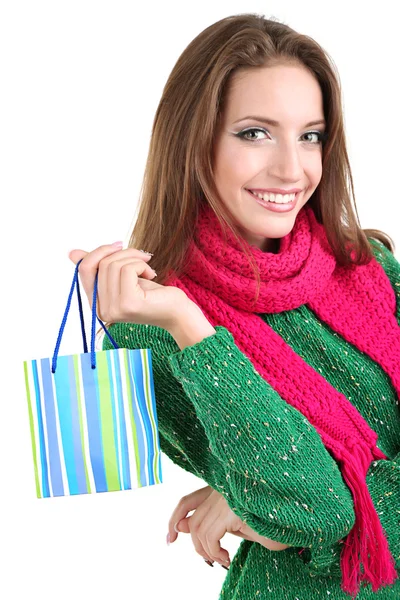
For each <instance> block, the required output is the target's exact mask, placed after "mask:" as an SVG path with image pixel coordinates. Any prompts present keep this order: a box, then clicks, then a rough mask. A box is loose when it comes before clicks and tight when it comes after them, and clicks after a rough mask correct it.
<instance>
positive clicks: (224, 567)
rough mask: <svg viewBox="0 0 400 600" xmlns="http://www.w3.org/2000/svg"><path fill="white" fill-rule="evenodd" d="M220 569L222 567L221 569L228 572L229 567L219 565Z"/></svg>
mask: <svg viewBox="0 0 400 600" xmlns="http://www.w3.org/2000/svg"><path fill="white" fill-rule="evenodd" d="M221 567H222V568H223V569H226V570H227V571H229V567H226V566H225V565H221Z"/></svg>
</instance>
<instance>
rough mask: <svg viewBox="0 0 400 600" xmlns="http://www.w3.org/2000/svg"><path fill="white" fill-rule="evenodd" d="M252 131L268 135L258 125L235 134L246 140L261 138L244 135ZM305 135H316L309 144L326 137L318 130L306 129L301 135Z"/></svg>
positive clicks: (321, 140)
mask: <svg viewBox="0 0 400 600" xmlns="http://www.w3.org/2000/svg"><path fill="white" fill-rule="evenodd" d="M254 132H257V133H259V132H261V133H264V134H266V135H269V134H268V131H266V130H265V129H260V128H259V127H252V128H251V129H246V130H245V131H240V132H239V133H237V134H236V135H237V137H239V138H241V139H244V140H246V141H249V142H253V141H255V142H257V141H258V140H260V139H262V138H259V137H253V138H251V137H246V136H248V135H249V134H250V133H254ZM306 135H310V136H316V141H314V142H313V141H311V142H310V143H311V144H319V143H320V142H323V141H325V138H326V134H325V133H321V132H320V131H308V132H307V133H304V134H303V137H305V136H306Z"/></svg>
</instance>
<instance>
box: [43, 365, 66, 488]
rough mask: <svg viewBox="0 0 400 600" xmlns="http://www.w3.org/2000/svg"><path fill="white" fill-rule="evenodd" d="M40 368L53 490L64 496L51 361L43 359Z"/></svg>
mask: <svg viewBox="0 0 400 600" xmlns="http://www.w3.org/2000/svg"><path fill="white" fill-rule="evenodd" d="M40 366H41V371H42V386H43V395H44V406H45V411H46V424H47V442H48V446H49V463H50V478H51V485H52V488H53V496H64V485H63V480H62V473H61V459H60V449H59V446H58V436H57V422H56V411H55V406H54V394H53V385H52V380H51V373H50V359H49V358H42V359H41V361H40ZM60 441H61V440H60Z"/></svg>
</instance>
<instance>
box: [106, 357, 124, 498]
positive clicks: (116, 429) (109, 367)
mask: <svg viewBox="0 0 400 600" xmlns="http://www.w3.org/2000/svg"><path fill="white" fill-rule="evenodd" d="M105 356H106V361H107V370H108V381H109V382H111V383H109V386H108V387H109V392H110V401H111V411H112V420H113V431H114V440H115V442H114V446H115V453H116V456H117V467H118V486H119V489H122V485H121V478H122V473H121V453H120V443H121V442H120V440H121V438H120V433H119V429H120V420H119V419H117V411H116V408H115V404H116V399H115V394H114V385H113V365H112V361H111V356H110V354H109V353H106V355H105Z"/></svg>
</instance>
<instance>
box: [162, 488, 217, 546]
mask: <svg viewBox="0 0 400 600" xmlns="http://www.w3.org/2000/svg"><path fill="white" fill-rule="evenodd" d="M212 491H213V488H212V487H210V486H209V485H206V486H205V487H203V488H200V489H199V490H196V491H194V492H192V493H191V494H188V495H187V496H183V497H182V498H181V499H180V500H179V502H178V504H177V505H176V507H175V509H174V511H173V513H172V515H171V518H170V520H169V521H168V533H169V537H170V542H171V543H172V542H174V541H175V540H176V538H177V537H178V532H177V531H175V529H174V525H175V524H176V523H178V522H179V521H180V520H181V519H184V518H185V517H186V515H187V514H188V513H189V512H190V511H192V510H196V509H197V507H198V506H200V504H202V502H204V500H205V499H206V498H208V496H209V495H210V494H211V492H212Z"/></svg>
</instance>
